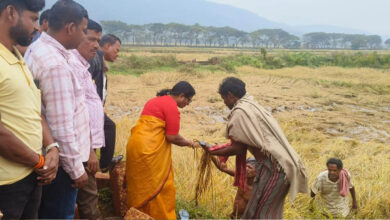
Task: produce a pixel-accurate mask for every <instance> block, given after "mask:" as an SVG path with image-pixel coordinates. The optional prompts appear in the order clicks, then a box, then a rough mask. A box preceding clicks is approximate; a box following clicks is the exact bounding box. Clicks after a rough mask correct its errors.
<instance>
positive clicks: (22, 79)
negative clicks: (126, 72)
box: [0, 0, 58, 219]
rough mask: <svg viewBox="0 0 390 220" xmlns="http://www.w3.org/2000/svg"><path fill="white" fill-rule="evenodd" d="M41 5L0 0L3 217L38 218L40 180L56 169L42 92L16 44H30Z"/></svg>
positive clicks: (32, 0)
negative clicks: (43, 147) (43, 113)
mask: <svg viewBox="0 0 390 220" xmlns="http://www.w3.org/2000/svg"><path fill="white" fill-rule="evenodd" d="M44 6H45V0H1V1H0V210H1V212H2V213H3V214H4V218H5V219H21V218H22V219H36V218H37V214H38V207H39V204H40V198H41V185H45V184H49V183H50V182H51V181H52V180H53V179H54V178H55V176H56V173H57V168H58V145H56V143H54V141H53V138H52V137H51V135H50V131H49V127H48V125H47V123H46V121H45V119H44V118H43V117H41V96H40V91H39V89H38V88H37V87H36V85H35V84H34V81H33V78H32V76H31V73H30V71H29V70H28V68H27V66H26V64H25V62H24V59H23V57H22V56H21V55H20V53H19V52H18V50H17V49H16V48H15V47H14V46H15V45H16V44H19V45H22V46H28V45H29V44H30V43H31V41H32V37H33V35H34V33H35V32H36V31H37V28H38V24H37V20H38V17H39V14H38V12H39V11H40V10H41V9H42V8H43V7H44ZM42 146H45V148H46V149H45V152H43V149H42ZM42 154H44V155H45V157H43V156H42Z"/></svg>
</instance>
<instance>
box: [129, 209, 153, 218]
mask: <svg viewBox="0 0 390 220" xmlns="http://www.w3.org/2000/svg"><path fill="white" fill-rule="evenodd" d="M124 219H125V220H136V219H137V220H138V219H143V220H153V218H152V217H150V216H149V215H147V214H145V213H143V212H141V211H139V210H138V209H135V208H130V209H129V210H128V211H127V213H126V216H125V217H124Z"/></svg>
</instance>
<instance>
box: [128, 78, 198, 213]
mask: <svg viewBox="0 0 390 220" xmlns="http://www.w3.org/2000/svg"><path fill="white" fill-rule="evenodd" d="M194 95H195V90H194V88H193V87H192V86H191V84H189V83H188V82H185V81H181V82H179V83H177V84H176V85H175V86H174V87H173V88H172V89H169V90H168V89H165V90H162V91H160V92H159V93H157V97H156V98H153V99H151V100H149V101H148V102H147V103H146V104H145V106H144V110H143V112H142V114H141V117H140V119H139V120H138V122H137V124H136V125H135V126H134V127H133V128H132V129H131V136H130V138H129V141H128V144H127V159H126V181H127V205H128V207H129V208H130V207H134V208H136V209H138V210H140V211H142V212H144V213H146V214H148V215H150V216H151V217H153V218H155V219H176V213H175V185H174V179H173V168H172V157H171V144H175V145H178V146H190V147H192V146H193V142H192V141H190V140H187V139H185V138H184V137H182V136H181V135H180V134H179V129H180V113H179V110H178V107H179V108H184V107H185V106H187V105H189V104H190V103H191V100H192V97H193V96H194Z"/></svg>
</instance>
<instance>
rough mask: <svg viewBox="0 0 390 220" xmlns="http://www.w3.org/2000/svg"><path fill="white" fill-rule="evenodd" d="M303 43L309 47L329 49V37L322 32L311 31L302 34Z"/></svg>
mask: <svg viewBox="0 0 390 220" xmlns="http://www.w3.org/2000/svg"><path fill="white" fill-rule="evenodd" d="M303 44H304V46H305V47H306V48H310V49H329V48H330V46H331V45H332V44H331V38H330V36H329V35H328V34H327V33H324V32H313V33H308V34H305V35H303Z"/></svg>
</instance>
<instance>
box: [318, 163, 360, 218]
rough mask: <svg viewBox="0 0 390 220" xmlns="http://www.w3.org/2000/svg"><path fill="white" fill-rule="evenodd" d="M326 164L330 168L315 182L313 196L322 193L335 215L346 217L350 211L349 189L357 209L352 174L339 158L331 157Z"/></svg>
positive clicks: (326, 203)
mask: <svg viewBox="0 0 390 220" xmlns="http://www.w3.org/2000/svg"><path fill="white" fill-rule="evenodd" d="M326 166H327V168H328V170H326V171H324V172H322V173H320V175H318V177H317V179H316V180H315V182H314V184H313V187H312V189H311V197H312V198H313V199H314V198H315V196H316V194H318V193H320V195H321V198H322V199H323V200H324V201H325V205H326V207H327V209H328V211H329V213H330V214H331V215H333V217H340V216H342V217H346V216H347V215H348V214H349V212H350V208H349V200H348V191H349V192H351V196H352V209H354V210H356V209H357V201H356V194H355V187H354V186H353V183H352V180H351V174H350V173H349V172H348V171H347V170H345V169H343V162H342V161H341V160H340V159H337V158H330V159H329V160H328V161H327V162H326Z"/></svg>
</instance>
